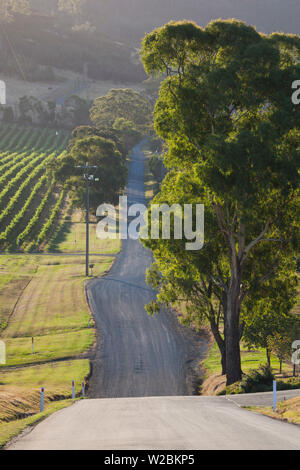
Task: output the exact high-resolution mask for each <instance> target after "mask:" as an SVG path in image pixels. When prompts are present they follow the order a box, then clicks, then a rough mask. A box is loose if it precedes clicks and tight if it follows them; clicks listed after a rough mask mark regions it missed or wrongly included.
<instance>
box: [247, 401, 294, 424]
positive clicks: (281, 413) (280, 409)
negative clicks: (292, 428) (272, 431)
mask: <svg viewBox="0 0 300 470" xmlns="http://www.w3.org/2000/svg"><path fill="white" fill-rule="evenodd" d="M248 409H250V410H251V411H256V412H257V413H261V414H263V415H266V416H270V417H271V418H276V419H280V420H283V421H287V422H289V423H294V424H300V397H296V398H291V399H290V400H286V401H282V402H280V403H278V405H277V410H276V412H274V411H273V409H272V407H266V408H258V407H249V408H248Z"/></svg>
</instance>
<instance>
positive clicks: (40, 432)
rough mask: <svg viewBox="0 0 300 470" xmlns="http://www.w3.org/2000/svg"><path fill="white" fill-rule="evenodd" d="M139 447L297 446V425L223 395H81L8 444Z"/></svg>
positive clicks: (299, 446) (19, 447)
mask: <svg viewBox="0 0 300 470" xmlns="http://www.w3.org/2000/svg"><path fill="white" fill-rule="evenodd" d="M139 449H142V450H151V449H152V450H296V449H297V450H300V426H295V425H292V424H287V423H284V422H282V421H277V420H274V419H271V418H268V417H266V416H262V415H259V414H257V413H253V412H251V411H247V410H244V409H242V408H240V407H238V406H237V405H236V404H235V403H234V402H232V401H230V400H227V399H226V397H154V398H153V397H152V398H117V399H102V400H84V401H81V402H77V403H75V404H74V405H73V406H71V407H69V408H66V409H64V410H61V411H59V412H58V413H55V414H54V415H52V416H50V418H48V419H47V420H46V421H44V422H42V423H41V424H39V425H38V426H36V428H34V429H33V430H32V431H31V432H29V433H28V432H25V433H24V434H23V436H22V438H21V439H19V440H17V441H15V442H13V443H12V445H11V446H10V450H139ZM129 455H130V454H129Z"/></svg>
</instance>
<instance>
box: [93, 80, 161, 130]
mask: <svg viewBox="0 0 300 470" xmlns="http://www.w3.org/2000/svg"><path fill="white" fill-rule="evenodd" d="M120 118H123V119H125V120H126V121H129V122H131V123H133V124H134V125H135V126H136V128H137V130H138V131H140V132H147V131H148V130H149V126H150V125H151V122H152V109H151V105H150V103H149V101H148V100H147V99H146V98H144V97H143V96H142V95H140V94H139V93H137V92H136V91H134V90H132V89H130V88H128V89H125V88H124V89H123V88H120V89H111V90H110V91H109V92H108V93H107V94H106V95H105V96H101V97H100V98H97V99H96V100H95V102H94V105H93V107H92V109H91V121H92V122H93V123H94V124H95V126H97V127H100V128H103V127H112V126H113V125H114V123H115V121H116V120H117V119H120Z"/></svg>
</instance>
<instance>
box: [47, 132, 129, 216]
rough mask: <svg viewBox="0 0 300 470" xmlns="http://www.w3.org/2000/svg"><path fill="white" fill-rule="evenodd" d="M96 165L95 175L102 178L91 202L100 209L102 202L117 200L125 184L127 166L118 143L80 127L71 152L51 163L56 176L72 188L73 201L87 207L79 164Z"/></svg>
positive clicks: (95, 187) (114, 201) (91, 197)
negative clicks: (117, 145)
mask: <svg viewBox="0 0 300 470" xmlns="http://www.w3.org/2000/svg"><path fill="white" fill-rule="evenodd" d="M86 163H89V165H92V166H97V167H98V169H97V170H95V171H94V176H95V177H97V178H99V182H95V183H94V184H93V185H92V186H91V194H90V204H91V208H92V209H94V210H95V209H97V207H98V206H99V205H100V204H103V203H111V204H117V203H118V197H119V194H120V192H121V190H122V189H123V188H124V186H125V184H126V177H127V169H126V166H125V163H124V161H123V159H122V157H121V154H120V152H119V151H118V150H117V147H116V145H115V143H114V142H113V141H112V140H108V139H107V138H105V137H101V136H99V135H96V134H92V133H91V132H89V128H87V129H86V130H85V128H81V130H80V131H78V134H75V137H73V139H72V140H71V142H70V145H69V151H68V153H66V154H64V155H63V156H62V157H61V158H58V159H57V160H56V161H55V162H54V163H53V164H52V165H51V167H50V170H51V171H52V172H53V173H54V176H55V179H56V180H57V181H58V182H60V183H62V184H63V185H65V187H67V188H68V189H69V190H70V194H71V196H72V199H73V203H74V205H75V206H77V207H84V206H85V201H86V188H85V181H84V180H83V170H82V169H80V168H78V166H84V165H85V164H86Z"/></svg>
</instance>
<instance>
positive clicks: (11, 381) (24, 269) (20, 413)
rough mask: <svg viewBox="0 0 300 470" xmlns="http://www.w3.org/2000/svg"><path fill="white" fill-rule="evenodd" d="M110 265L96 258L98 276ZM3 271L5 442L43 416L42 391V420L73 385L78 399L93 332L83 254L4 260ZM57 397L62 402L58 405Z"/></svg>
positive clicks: (0, 419)
mask: <svg viewBox="0 0 300 470" xmlns="http://www.w3.org/2000/svg"><path fill="white" fill-rule="evenodd" d="M112 261H113V259H112V258H109V257H94V258H93V257H92V256H91V263H94V265H95V267H94V270H93V271H94V272H93V274H94V275H95V276H101V275H103V274H104V273H105V272H106V271H107V270H108V268H109V267H110V265H111V263H112ZM0 272H1V276H0V298H1V304H0V325H1V330H0V339H1V340H2V341H4V342H5V345H6V364H5V365H2V366H0V445H3V444H4V443H5V442H7V441H8V440H9V439H10V438H11V437H13V436H15V435H16V434H17V433H18V432H20V431H21V430H22V429H24V427H26V426H27V425H29V424H32V423H33V422H35V420H38V419H39V417H40V414H39V401H40V388H41V386H43V387H45V389H46V400H45V404H46V414H45V413H44V414H43V415H42V416H46V415H47V413H50V412H52V411H56V410H57V409H59V408H60V407H61V406H66V405H67V404H68V403H69V402H68V401H66V400H68V399H69V398H70V397H71V382H72V380H75V383H76V385H77V392H78V394H79V395H80V392H81V390H80V384H81V382H83V381H84V380H85V378H86V377H87V376H88V375H89V372H90V364H89V359H88V357H89V353H88V351H89V349H90V348H91V347H92V346H93V345H94V342H95V329H94V325H93V319H92V318H91V316H90V312H89V308H88V305H87V302H86V299H85V294H84V283H85V281H86V277H85V275H84V273H85V259H84V257H78V256H77V257H76V256H63V255H62V256H50V255H45V256H38V255H21V256H17V257H15V256H13V255H5V256H1V257H0ZM32 337H33V338H34V351H32ZM58 400H63V402H62V403H61V404H59V403H58V404H57V403H56V404H53V402H54V401H58Z"/></svg>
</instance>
